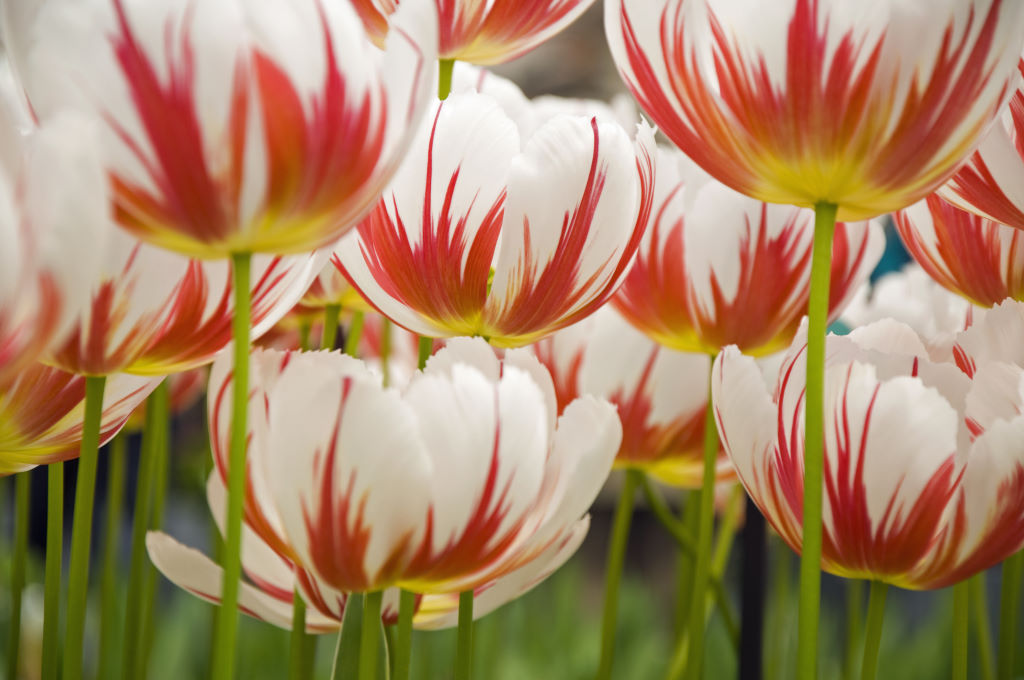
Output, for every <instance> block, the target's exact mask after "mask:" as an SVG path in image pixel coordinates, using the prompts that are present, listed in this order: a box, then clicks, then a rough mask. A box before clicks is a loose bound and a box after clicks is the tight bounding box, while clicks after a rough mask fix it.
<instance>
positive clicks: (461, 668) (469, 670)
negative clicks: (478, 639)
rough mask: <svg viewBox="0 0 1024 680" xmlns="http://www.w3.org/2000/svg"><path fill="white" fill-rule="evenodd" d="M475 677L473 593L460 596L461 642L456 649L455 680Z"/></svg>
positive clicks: (468, 592) (468, 591)
mask: <svg viewBox="0 0 1024 680" xmlns="http://www.w3.org/2000/svg"><path fill="white" fill-rule="evenodd" d="M472 675H473V591H472V590H467V591H466V592H464V593H460V594H459V642H458V644H457V646H456V647H455V680H469V679H470V677H471V676H472Z"/></svg>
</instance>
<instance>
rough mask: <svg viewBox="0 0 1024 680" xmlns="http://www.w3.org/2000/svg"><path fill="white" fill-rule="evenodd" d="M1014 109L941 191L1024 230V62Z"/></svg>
mask: <svg viewBox="0 0 1024 680" xmlns="http://www.w3.org/2000/svg"><path fill="white" fill-rule="evenodd" d="M1018 69H1019V71H1020V73H1019V77H1018V78H1016V82H1015V83H1014V85H1015V86H1016V88H1017V89H1016V91H1015V92H1014V93H1013V96H1012V97H1011V99H1010V106H1009V107H1007V108H1006V109H1004V110H1003V113H1002V115H1001V116H1000V117H999V119H998V120H997V121H996V124H995V125H993V126H992V129H991V130H990V131H989V133H988V134H987V135H986V136H985V138H984V139H983V140H982V142H981V144H980V145H979V146H978V150H977V151H975V152H974V154H973V155H972V156H971V157H970V158H969V159H968V161H967V162H966V163H964V164H963V165H962V166H961V167H960V169H959V170H958V171H957V173H956V174H955V175H953V177H952V178H950V180H949V181H948V182H946V184H944V185H943V186H942V187H941V188H940V189H939V193H940V194H941V195H942V197H943V198H945V199H946V200H947V201H950V202H951V203H954V204H956V205H957V206H959V207H961V208H963V209H964V210H969V211H971V212H973V213H975V214H976V215H980V216H981V217H985V218H987V219H990V220H994V221H996V222H999V223H1001V224H1006V225H1009V226H1011V227H1014V228H1016V229H1024V193H1022V191H1021V188H1020V187H1021V186H1022V182H1024V148H1022V147H1021V145H1020V139H1021V135H1024V59H1021V60H1020V61H1019V62H1018Z"/></svg>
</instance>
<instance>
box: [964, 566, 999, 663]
mask: <svg viewBox="0 0 1024 680" xmlns="http://www.w3.org/2000/svg"><path fill="white" fill-rule="evenodd" d="M970 583H971V612H972V613H973V614H974V617H973V618H974V634H975V636H976V637H975V640H976V641H977V643H978V661H979V663H980V665H981V677H982V680H992V678H993V677H995V666H994V661H993V656H994V655H993V653H992V629H991V627H990V626H989V621H988V593H987V588H986V587H985V572H983V571H981V572H978V573H977V574H975V575H974V576H972V577H971V581H970Z"/></svg>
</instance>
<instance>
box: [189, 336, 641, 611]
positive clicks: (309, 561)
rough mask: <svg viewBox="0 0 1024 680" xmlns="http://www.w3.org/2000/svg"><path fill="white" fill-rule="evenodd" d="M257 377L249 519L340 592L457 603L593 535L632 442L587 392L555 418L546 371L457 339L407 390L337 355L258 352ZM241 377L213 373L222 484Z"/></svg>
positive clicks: (526, 358) (218, 369)
mask: <svg viewBox="0 0 1024 680" xmlns="http://www.w3.org/2000/svg"><path fill="white" fill-rule="evenodd" d="M251 370H252V383H251V385H252V393H251V395H250V399H249V409H250V411H249V414H250V419H249V422H250V429H249V451H248V460H249V464H248V468H247V480H248V481H247V488H248V494H247V501H246V507H245V517H246V521H247V523H248V524H249V526H250V527H251V528H252V529H253V530H254V531H255V532H256V533H258V534H259V535H260V536H261V537H262V538H263V540H264V541H265V542H266V543H267V544H269V545H270V546H271V547H272V548H273V549H274V550H275V551H276V552H277V553H279V554H280V555H283V556H286V557H287V558H288V559H290V560H291V561H292V562H294V563H295V564H296V565H298V566H300V567H301V568H303V569H306V570H308V571H310V572H311V573H313V574H315V575H316V577H317V579H318V580H319V581H321V582H323V583H326V584H327V585H329V586H330V587H331V588H332V589H334V590H336V591H342V592H349V591H358V592H363V591H371V590H381V589H384V588H388V587H391V586H395V585H398V586H401V587H403V588H406V589H408V590H411V591H413V592H417V593H452V592H460V591H464V590H468V589H476V588H481V587H485V586H487V584H490V583H492V582H493V581H495V580H497V579H499V578H501V577H503V576H507V575H510V574H513V573H515V572H516V571H517V570H519V569H520V568H524V567H526V565H528V564H530V563H533V562H534V561H535V560H537V559H540V558H542V557H545V556H546V557H545V559H548V558H551V555H552V554H553V552H552V549H553V548H555V546H566V545H568V544H569V543H570V542H573V541H575V539H574V538H573V537H575V536H577V535H578V533H579V532H580V531H581V530H582V529H581V528H582V527H583V526H585V523H586V522H587V519H586V517H585V513H586V511H587V508H589V506H590V504H591V502H592V501H593V499H594V497H595V496H596V495H597V492H598V491H599V489H600V488H601V486H602V485H603V484H604V481H605V478H606V477H607V475H608V472H609V470H610V469H611V466H612V462H613V460H614V457H615V452H616V450H617V449H618V448H619V443H620V440H621V435H622V430H621V426H620V425H619V420H618V418H617V417H616V415H615V409H614V407H612V406H611V405H610V404H608V403H606V402H601V401H598V400H596V399H594V398H592V397H583V398H581V399H578V400H576V401H575V402H573V403H572V404H570V405H569V406H568V407H567V408H566V409H565V410H564V412H563V413H562V415H561V416H560V417H559V416H558V415H557V405H556V399H555V391H554V387H553V385H552V382H551V378H550V376H549V375H548V373H547V371H546V370H545V369H544V368H543V367H542V366H541V365H540V364H539V363H538V362H537V360H536V359H534V358H533V357H532V356H531V355H530V354H529V353H527V352H525V351H523V350H516V351H510V352H509V353H507V354H506V356H505V359H504V360H503V361H499V359H498V358H497V357H496V356H495V354H494V352H493V350H492V349H491V348H490V347H489V346H488V345H487V344H486V343H485V342H483V341H482V340H470V339H460V340H455V341H452V342H451V343H450V344H449V345H448V346H447V347H446V348H445V349H443V350H441V351H440V352H438V353H437V354H436V355H434V357H433V358H432V359H431V360H430V362H429V364H428V366H427V369H426V370H425V371H424V372H423V373H420V374H417V376H415V377H414V378H413V380H412V381H411V382H410V383H409V384H408V385H407V386H406V387H405V388H404V389H402V390H401V391H399V390H398V389H395V388H382V387H381V381H380V378H379V377H378V376H376V375H374V374H372V373H371V372H370V371H369V369H368V368H367V367H366V366H365V365H364V364H363V363H362V362H359V361H357V360H355V359H353V358H351V357H346V356H342V355H339V354H336V353H326V352H316V353H309V352H307V353H296V352H273V351H257V352H255V353H254V354H253V355H252V360H251ZM231 376H232V372H231V365H230V359H229V358H225V359H222V360H219V361H218V362H216V363H215V364H214V369H213V373H212V376H211V381H210V401H209V404H210V430H211V440H212V444H213V454H214V459H215V462H216V468H217V470H218V472H219V473H220V474H221V476H222V479H224V478H226V473H227V467H228V463H227V451H228V440H229V425H230V419H229V417H228V414H229V412H230V408H231V390H232V382H231ZM381 460H386V461H388V464H387V465H381V464H380V461H381ZM580 538H581V537H580ZM570 552H571V551H570ZM554 554H557V555H560V556H562V558H568V554H566V551H564V550H561V549H554ZM552 569H553V567H552Z"/></svg>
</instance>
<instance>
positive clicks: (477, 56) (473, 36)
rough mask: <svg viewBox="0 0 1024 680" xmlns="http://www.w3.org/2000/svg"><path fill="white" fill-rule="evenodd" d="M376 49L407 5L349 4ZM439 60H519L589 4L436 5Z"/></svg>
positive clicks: (483, 1) (440, 1)
mask: <svg viewBox="0 0 1024 680" xmlns="http://www.w3.org/2000/svg"><path fill="white" fill-rule="evenodd" d="M351 1H352V6H353V7H355V9H356V11H357V12H358V13H359V16H360V17H362V19H363V22H364V24H365V25H366V31H367V33H369V34H370V35H371V36H372V37H373V38H374V40H376V41H377V42H378V43H380V42H383V40H384V37H385V36H386V35H387V34H388V31H389V26H388V22H389V17H390V16H391V15H392V14H393V13H394V12H395V11H396V10H397V9H398V6H399V5H400V4H405V3H407V2H409V0H351ZM435 3H436V5H437V13H438V21H439V24H440V26H439V28H440V32H441V35H440V45H439V50H438V51H439V56H440V58H441V59H457V60H459V61H468V62H471V63H474V64H498V63H501V62H505V61H510V60H512V59H515V58H516V57H521V56H522V55H524V54H526V53H527V52H529V51H530V50H532V49H533V48H534V47H536V46H537V45H540V44H541V43H542V42H544V41H545V40H547V39H548V38H550V37H551V36H553V35H555V34H556V33H558V32H559V31H561V30H562V29H564V28H565V27H566V26H568V25H569V24H571V23H572V22H573V21H575V20H576V18H577V17H578V16H580V15H581V14H583V12H585V11H586V9H587V8H588V7H590V5H592V4H593V3H594V0H435Z"/></svg>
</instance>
